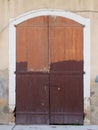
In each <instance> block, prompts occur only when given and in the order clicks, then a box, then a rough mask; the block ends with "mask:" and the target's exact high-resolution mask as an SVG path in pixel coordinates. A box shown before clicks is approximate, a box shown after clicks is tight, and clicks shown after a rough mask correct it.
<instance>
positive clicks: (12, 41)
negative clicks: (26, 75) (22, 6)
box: [9, 9, 90, 110]
mask: <svg viewBox="0 0 98 130" xmlns="http://www.w3.org/2000/svg"><path fill="white" fill-rule="evenodd" d="M47 15H55V16H61V17H65V18H70V19H72V20H74V21H76V22H79V23H80V24H82V25H84V26H85V27H84V32H83V33H84V34H83V36H84V52H83V54H84V72H85V75H84V98H89V97H90V20H89V19H87V18H83V17H81V16H79V15H77V14H74V13H71V12H68V11H67V12H66V11H63V10H56V9H40V10H35V11H31V12H28V13H26V14H23V15H21V16H19V17H17V18H14V19H11V20H10V26H9V108H10V109H11V110H13V109H14V107H15V103H16V101H15V100H16V96H15V95H16V90H15V86H16V84H15V73H14V72H15V70H16V28H15V25H17V24H19V23H21V22H23V21H26V20H28V19H30V18H34V17H38V16H47ZM84 108H85V104H84Z"/></svg>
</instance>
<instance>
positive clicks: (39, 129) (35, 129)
mask: <svg viewBox="0 0 98 130" xmlns="http://www.w3.org/2000/svg"><path fill="white" fill-rule="evenodd" d="M0 130H98V125H88V126H64V125H60V126H57V125H51V126H47V125H0Z"/></svg>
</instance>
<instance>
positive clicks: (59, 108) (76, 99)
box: [50, 72, 83, 124]
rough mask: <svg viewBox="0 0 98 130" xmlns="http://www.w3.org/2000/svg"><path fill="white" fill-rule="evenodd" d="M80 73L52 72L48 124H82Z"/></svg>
mask: <svg viewBox="0 0 98 130" xmlns="http://www.w3.org/2000/svg"><path fill="white" fill-rule="evenodd" d="M81 78H82V75H81V74H78V73H75V74H74V75H73V74H71V73H64V72H61V73H60V72H58V73H57V72H54V73H53V72H52V73H51V76H50V124H83V99H82V98H81V97H82V95H83V93H82V80H81Z"/></svg>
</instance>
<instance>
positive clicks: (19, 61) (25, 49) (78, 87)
mask: <svg viewBox="0 0 98 130" xmlns="http://www.w3.org/2000/svg"><path fill="white" fill-rule="evenodd" d="M16 34H17V38H16V40H17V41H16V56H17V57H16V123H17V124H82V123H83V27H82V25H80V24H79V23H77V22H75V21H73V20H70V19H66V18H62V17H56V16H40V17H36V18H33V19H29V20H27V21H25V22H23V23H21V24H19V25H17V27H16Z"/></svg>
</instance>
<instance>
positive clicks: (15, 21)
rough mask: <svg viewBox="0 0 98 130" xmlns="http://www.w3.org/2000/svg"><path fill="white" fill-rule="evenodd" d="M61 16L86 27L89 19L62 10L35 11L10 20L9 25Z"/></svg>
mask: <svg viewBox="0 0 98 130" xmlns="http://www.w3.org/2000/svg"><path fill="white" fill-rule="evenodd" d="M48 15H51V16H61V17H64V18H68V19H72V20H73V21H76V22H78V23H80V24H82V25H86V24H87V23H88V21H89V19H87V18H84V17H82V16H80V15H77V14H75V13H72V12H68V11H64V10H58V9H39V10H35V11H30V12H28V13H25V14H22V15H20V16H18V17H16V18H14V19H11V21H10V22H11V23H13V24H14V25H17V24H19V23H21V22H23V21H26V20H28V19H31V18H34V17H38V16H48Z"/></svg>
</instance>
